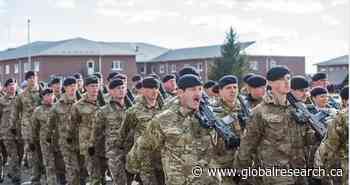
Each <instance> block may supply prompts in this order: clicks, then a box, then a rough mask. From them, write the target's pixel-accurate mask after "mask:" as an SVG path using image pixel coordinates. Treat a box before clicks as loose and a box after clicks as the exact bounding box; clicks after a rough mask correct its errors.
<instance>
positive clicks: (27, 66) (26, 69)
mask: <svg viewBox="0 0 350 185" xmlns="http://www.w3.org/2000/svg"><path fill="white" fill-rule="evenodd" d="M23 69H24V73H26V72H28V71H29V70H30V66H29V62H24V63H23Z"/></svg>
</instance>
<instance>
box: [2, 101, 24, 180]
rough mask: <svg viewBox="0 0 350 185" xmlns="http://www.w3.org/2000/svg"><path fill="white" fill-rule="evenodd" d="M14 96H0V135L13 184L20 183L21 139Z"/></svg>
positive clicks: (8, 174) (8, 173)
mask: <svg viewBox="0 0 350 185" xmlns="http://www.w3.org/2000/svg"><path fill="white" fill-rule="evenodd" d="M15 102H16V98H15V97H11V96H9V95H5V96H3V97H1V98H0V118H1V119H0V125H1V129H0V136H1V139H2V141H3V142H4V145H5V148H6V150H7V152H8V153H9V154H11V155H9V156H8V159H7V161H8V167H7V169H8V172H7V176H8V177H9V178H10V179H11V181H12V183H13V184H21V166H20V161H21V154H20V151H19V147H20V146H19V140H20V139H21V126H20V122H19V120H16V119H14V118H13V117H12V116H13V112H14V110H15Z"/></svg>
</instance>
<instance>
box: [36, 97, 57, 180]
mask: <svg viewBox="0 0 350 185" xmlns="http://www.w3.org/2000/svg"><path fill="white" fill-rule="evenodd" d="M51 107H52V106H51V105H45V104H43V105H41V106H39V107H37V108H36V109H35V110H34V113H33V126H34V128H33V135H34V140H40V146H41V152H42V154H43V162H44V167H45V173H46V182H47V184H48V185H55V184H57V178H56V169H55V156H54V146H53V143H52V141H51V136H52V128H49V125H48V119H49V113H50V110H51Z"/></svg>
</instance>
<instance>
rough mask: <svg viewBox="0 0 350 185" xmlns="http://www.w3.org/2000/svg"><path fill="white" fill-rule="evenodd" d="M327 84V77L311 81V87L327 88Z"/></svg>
mask: <svg viewBox="0 0 350 185" xmlns="http://www.w3.org/2000/svg"><path fill="white" fill-rule="evenodd" d="M327 85H329V81H328V80H327V79H323V80H317V81H314V82H312V86H313V87H323V88H327Z"/></svg>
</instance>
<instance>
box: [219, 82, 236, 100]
mask: <svg viewBox="0 0 350 185" xmlns="http://www.w3.org/2000/svg"><path fill="white" fill-rule="evenodd" d="M237 92H238V85H237V84H228V85H225V86H224V87H223V88H222V89H220V90H219V94H220V97H221V98H222V99H223V100H224V101H228V102H234V101H236V98H237Z"/></svg>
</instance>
